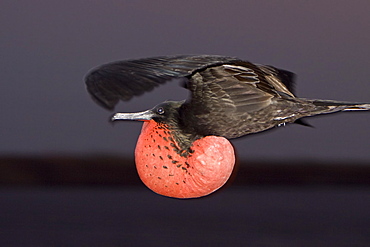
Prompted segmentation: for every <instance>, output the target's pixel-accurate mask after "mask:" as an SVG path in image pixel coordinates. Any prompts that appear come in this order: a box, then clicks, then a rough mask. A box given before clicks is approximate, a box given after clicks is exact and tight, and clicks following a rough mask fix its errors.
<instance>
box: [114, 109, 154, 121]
mask: <svg viewBox="0 0 370 247" xmlns="http://www.w3.org/2000/svg"><path fill="white" fill-rule="evenodd" d="M154 116H155V114H154V113H153V111H152V110H146V111H142V112H135V113H120V112H118V113H116V114H114V115H113V117H112V118H111V120H112V121H116V120H133V121H148V120H152V118H153V117H154Z"/></svg>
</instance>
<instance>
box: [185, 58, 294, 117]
mask: <svg viewBox="0 0 370 247" xmlns="http://www.w3.org/2000/svg"><path fill="white" fill-rule="evenodd" d="M292 81H293V73H291V72H288V71H284V70H279V69H276V68H274V67H271V66H265V65H254V64H252V63H249V62H245V61H237V62H234V63H226V64H222V65H217V66H213V67H208V68H205V69H204V70H199V71H197V72H196V73H195V74H194V75H193V76H192V77H191V78H190V81H189V82H188V84H187V88H188V89H189V90H190V91H191V92H192V95H191V101H190V102H189V104H190V105H193V106H196V108H197V109H199V111H201V112H202V111H203V112H207V109H208V108H209V109H212V110H214V109H219V110H220V111H232V112H234V113H237V112H241V113H244V112H253V111H258V110H260V109H262V108H264V107H266V106H268V105H269V104H270V103H271V99H272V98H274V97H275V98H284V97H285V98H286V97H294V95H293V93H292V92H291V91H290V90H289V89H288V87H287V86H286V85H285V84H284V83H283V82H285V83H287V84H288V85H291V84H292ZM198 106H199V107H198ZM200 106H202V107H200ZM193 110H194V109H193Z"/></svg>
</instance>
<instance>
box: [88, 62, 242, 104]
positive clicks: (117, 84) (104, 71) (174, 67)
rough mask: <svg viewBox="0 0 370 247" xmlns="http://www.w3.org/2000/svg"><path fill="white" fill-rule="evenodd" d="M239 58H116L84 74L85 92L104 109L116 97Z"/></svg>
mask: <svg viewBox="0 0 370 247" xmlns="http://www.w3.org/2000/svg"><path fill="white" fill-rule="evenodd" d="M237 61H240V60H239V59H237V58H233V57H223V56H208V55H179V56H162V57H153V58H144V59H137V60H127V61H118V62H113V63H108V64H104V65H102V66H99V67H97V68H95V69H93V70H92V71H91V72H89V73H88V75H87V76H86V77H85V82H86V86H87V90H88V92H89V93H90V94H91V96H92V97H93V99H94V100H95V101H96V102H97V103H98V104H100V105H101V106H103V107H105V108H107V109H110V110H111V109H113V108H114V106H115V105H116V104H117V103H118V101H119V100H123V101H127V100H130V99H131V98H132V97H133V96H138V95H141V94H143V93H144V92H148V91H151V90H152V89H153V88H154V87H156V86H159V85H160V84H163V83H165V82H167V81H169V80H171V79H175V78H184V77H191V75H192V74H194V73H195V72H196V71H198V70H203V69H205V68H207V67H209V66H216V65H221V64H224V63H233V62H237Z"/></svg>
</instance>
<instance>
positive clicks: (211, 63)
mask: <svg viewBox="0 0 370 247" xmlns="http://www.w3.org/2000/svg"><path fill="white" fill-rule="evenodd" d="M176 78H177V79H179V78H180V79H184V82H185V87H186V88H187V89H188V90H190V92H191V98H190V99H188V100H187V101H185V102H180V103H176V104H174V103H173V102H172V103H164V104H165V105H166V107H165V108H167V110H166V111H170V112H172V113H171V114H169V115H168V116H167V115H166V114H163V115H161V114H159V113H158V112H157V111H158V107H154V108H153V109H151V110H150V111H151V112H152V113H153V114H152V117H154V118H153V119H154V120H155V121H162V122H164V123H166V124H168V126H169V128H172V129H175V130H176V131H177V134H176V136H175V137H176V139H177V140H178V141H179V142H180V145H181V146H182V148H188V147H189V143H190V145H191V143H192V142H193V141H194V140H195V139H198V138H201V137H203V136H209V135H216V136H223V137H226V138H229V139H230V138H237V137H241V136H244V135H247V134H250V133H256V132H260V131H263V130H267V129H270V128H272V127H274V126H278V125H281V124H285V123H291V122H295V121H297V120H299V119H300V118H302V117H308V116H313V115H317V114H324V113H332V112H338V111H346V110H369V109H370V104H363V103H346V102H339V101H327V100H309V99H301V98H296V97H295V96H294V94H293V93H292V86H293V80H294V74H293V73H291V72H288V71H285V70H281V69H277V68H274V67H271V66H266V65H257V64H252V63H250V62H247V61H242V60H240V59H238V58H234V57H223V56H208V55H200V56H187V55H181V56H163V57H155V58H145V59H138V60H128V61H118V62H113V63H109V64H105V65H102V66H100V67H97V68H95V69H93V70H92V71H91V72H90V73H89V74H88V75H87V76H86V85H87V90H88V91H89V93H90V94H91V95H92V97H93V98H94V99H95V100H96V101H97V102H98V103H99V104H100V105H102V106H103V107H105V108H107V109H113V108H114V106H115V105H116V104H117V103H118V101H119V100H123V101H127V100H130V99H131V98H132V97H133V96H138V95H141V94H143V93H144V92H148V91H151V90H152V89H153V88H154V87H156V86H158V85H160V84H163V83H165V82H167V81H170V80H171V79H176ZM159 107H162V108H163V105H162V106H159ZM169 107H170V108H171V109H168V108H169ZM155 116H156V117H155ZM116 119H119V118H116Z"/></svg>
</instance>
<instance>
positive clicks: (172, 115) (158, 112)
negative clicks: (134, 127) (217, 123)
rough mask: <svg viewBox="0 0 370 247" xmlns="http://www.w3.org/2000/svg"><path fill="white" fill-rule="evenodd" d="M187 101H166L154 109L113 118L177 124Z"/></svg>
mask: <svg viewBox="0 0 370 247" xmlns="http://www.w3.org/2000/svg"><path fill="white" fill-rule="evenodd" d="M184 102H185V101H165V102H163V103H161V104H159V105H156V106H155V107H153V108H152V109H149V110H146V111H142V112H135V113H116V114H114V115H113V117H112V121H116V120H132V121H150V120H154V121H156V122H157V123H163V124H171V123H172V122H174V121H175V122H177V120H178V118H179V109H180V107H181V105H182V104H183V103H184Z"/></svg>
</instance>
